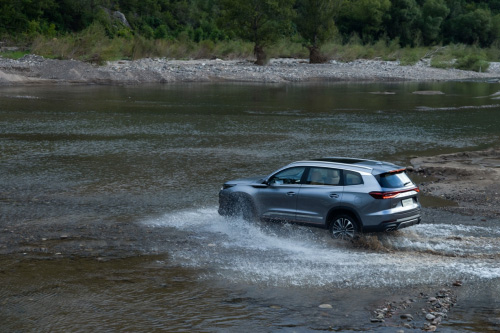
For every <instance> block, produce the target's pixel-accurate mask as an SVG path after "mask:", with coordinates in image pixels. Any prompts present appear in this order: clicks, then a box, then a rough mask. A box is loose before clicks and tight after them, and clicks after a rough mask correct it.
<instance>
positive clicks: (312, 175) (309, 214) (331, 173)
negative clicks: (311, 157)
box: [296, 167, 343, 224]
mask: <svg viewBox="0 0 500 333" xmlns="http://www.w3.org/2000/svg"><path fill="white" fill-rule="evenodd" d="M341 179H342V170H339V169H334V168H320V167H311V168H309V170H308V173H307V175H306V176H305V181H304V184H303V185H302V186H301V188H300V190H299V195H298V197H297V213H296V219H297V221H299V222H305V223H312V224H325V223H326V218H327V215H328V212H329V211H330V209H332V208H333V207H335V206H339V205H340V203H341V200H342V194H343V186H342V181H341Z"/></svg>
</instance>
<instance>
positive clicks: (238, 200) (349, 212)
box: [219, 157, 420, 239]
mask: <svg viewBox="0 0 500 333" xmlns="http://www.w3.org/2000/svg"><path fill="white" fill-rule="evenodd" d="M418 194H419V189H418V187H417V186H416V185H415V184H414V183H413V182H412V181H411V180H410V178H408V176H407V175H406V172H405V168H403V167H400V166H397V165H394V164H392V163H388V162H381V161H371V160H364V159H353V158H345V157H333V158H322V159H317V160H310V161H300V162H294V163H291V164H289V165H287V166H284V167H282V168H281V169H279V170H277V171H275V172H273V173H272V174H270V175H269V176H266V177H255V178H248V179H239V180H232V181H228V182H226V183H225V184H224V185H223V187H222V189H221V191H220V192H219V214H221V215H223V216H237V215H241V216H243V217H244V218H245V219H248V220H251V219H261V220H272V221H286V222H297V223H303V224H308V225H312V226H318V227H324V228H328V229H329V230H330V234H331V236H332V237H333V238H340V239H351V238H353V237H354V236H355V235H356V234H357V233H359V232H372V231H388V230H396V229H401V228H405V227H408V226H411V225H414V224H418V223H420V203H419V198H418Z"/></svg>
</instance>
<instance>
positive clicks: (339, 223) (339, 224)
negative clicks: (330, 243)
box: [330, 214, 359, 240]
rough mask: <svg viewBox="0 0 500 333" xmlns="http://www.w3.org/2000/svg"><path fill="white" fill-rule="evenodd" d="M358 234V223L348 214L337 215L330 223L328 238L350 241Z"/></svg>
mask: <svg viewBox="0 0 500 333" xmlns="http://www.w3.org/2000/svg"><path fill="white" fill-rule="evenodd" d="M358 233H359V228H358V222H357V221H356V219H355V218H354V217H352V216H351V215H349V214H340V215H337V216H335V217H334V218H333V220H332V222H331V223H330V236H332V238H334V239H342V240H351V239H354V238H355V237H356V236H357V235H358Z"/></svg>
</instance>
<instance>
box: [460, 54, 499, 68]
mask: <svg viewBox="0 0 500 333" xmlns="http://www.w3.org/2000/svg"><path fill="white" fill-rule="evenodd" d="M489 66H490V63H489V62H488V61H486V60H485V59H484V57H483V56H482V55H481V54H469V55H466V56H464V57H462V58H459V59H457V62H456V64H455V67H456V68H458V69H463V70H468V71H475V72H485V71H487V70H488V67H489Z"/></svg>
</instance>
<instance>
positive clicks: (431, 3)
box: [421, 0, 450, 45]
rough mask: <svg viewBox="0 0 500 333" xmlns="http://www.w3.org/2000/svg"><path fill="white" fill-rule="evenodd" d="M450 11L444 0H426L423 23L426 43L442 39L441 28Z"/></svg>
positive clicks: (423, 35) (423, 7) (422, 28)
mask: <svg viewBox="0 0 500 333" xmlns="http://www.w3.org/2000/svg"><path fill="white" fill-rule="evenodd" d="M449 13H450V9H449V8H448V6H446V3H445V2H444V0H425V2H424V4H423V6H422V23H421V30H422V37H423V39H424V44H426V45H430V44H434V43H439V42H440V41H441V37H440V33H441V28H442V25H443V22H444V20H445V19H446V17H447V16H448V14H449Z"/></svg>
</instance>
